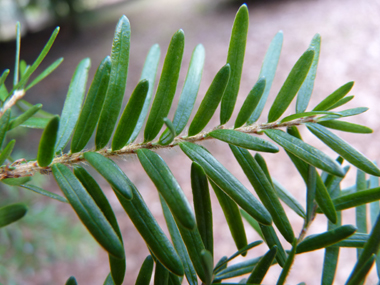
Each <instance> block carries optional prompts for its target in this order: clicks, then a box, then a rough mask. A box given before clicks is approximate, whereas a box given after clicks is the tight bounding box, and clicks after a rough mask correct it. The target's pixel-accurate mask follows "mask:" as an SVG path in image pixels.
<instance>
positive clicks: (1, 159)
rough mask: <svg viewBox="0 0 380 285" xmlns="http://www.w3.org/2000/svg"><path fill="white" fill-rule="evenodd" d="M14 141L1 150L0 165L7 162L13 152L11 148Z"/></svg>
mask: <svg viewBox="0 0 380 285" xmlns="http://www.w3.org/2000/svg"><path fill="white" fill-rule="evenodd" d="M15 143H16V140H11V141H10V142H9V143H8V144H7V145H6V147H4V149H3V150H2V152H1V154H0V165H3V163H4V162H5V161H6V160H7V158H8V156H10V155H11V153H12V151H13V147H14V146H15Z"/></svg>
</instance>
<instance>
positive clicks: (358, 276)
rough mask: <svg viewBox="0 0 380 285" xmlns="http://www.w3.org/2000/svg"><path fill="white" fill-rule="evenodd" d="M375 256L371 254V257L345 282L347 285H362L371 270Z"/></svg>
mask: <svg viewBox="0 0 380 285" xmlns="http://www.w3.org/2000/svg"><path fill="white" fill-rule="evenodd" d="M375 258H376V255H375V254H372V255H371V257H370V258H369V259H368V260H367V261H366V262H365V263H364V264H363V266H362V267H360V269H358V271H356V272H355V274H352V275H350V277H349V280H347V283H346V284H347V285H355V284H362V283H363V282H364V280H365V278H366V276H367V275H368V273H369V271H370V270H371V268H372V266H373V263H374V262H375Z"/></svg>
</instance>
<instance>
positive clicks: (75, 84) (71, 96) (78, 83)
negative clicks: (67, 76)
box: [55, 58, 91, 153]
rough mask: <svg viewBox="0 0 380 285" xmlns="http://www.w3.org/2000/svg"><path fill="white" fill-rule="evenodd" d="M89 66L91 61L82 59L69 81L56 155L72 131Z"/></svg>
mask: <svg viewBox="0 0 380 285" xmlns="http://www.w3.org/2000/svg"><path fill="white" fill-rule="evenodd" d="M90 64H91V61H90V59H89V58H85V59H83V60H82V61H81V62H80V63H79V64H78V66H77V68H76V70H75V72H74V75H73V78H72V79H71V82H70V86H69V91H68V92H67V96H66V99H65V104H64V106H63V109H62V114H61V121H60V124H59V129H58V135H57V142H56V144H55V152H56V153H59V152H61V151H63V149H64V147H65V146H66V144H67V143H68V142H69V140H70V137H71V134H72V133H73V131H74V128H75V125H76V123H77V120H78V117H79V113H80V110H81V107H82V102H83V98H84V94H85V92H86V82H87V76H88V70H89V69H90Z"/></svg>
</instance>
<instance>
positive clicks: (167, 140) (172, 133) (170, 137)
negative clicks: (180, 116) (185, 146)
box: [158, 117, 176, 145]
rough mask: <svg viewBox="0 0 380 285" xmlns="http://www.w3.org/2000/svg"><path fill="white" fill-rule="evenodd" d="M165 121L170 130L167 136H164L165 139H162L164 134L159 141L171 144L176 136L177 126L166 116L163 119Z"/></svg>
mask: <svg viewBox="0 0 380 285" xmlns="http://www.w3.org/2000/svg"><path fill="white" fill-rule="evenodd" d="M163 121H164V123H165V125H166V130H168V132H167V133H166V135H165V138H164V139H165V140H164V141H162V140H161V138H162V136H161V137H160V140H159V142H158V143H159V144H161V145H168V144H170V143H171V142H172V141H173V139H174V138H175V136H176V132H175V127H174V125H173V123H172V122H171V121H170V120H169V119H168V118H166V117H165V118H164V119H163ZM166 130H165V131H166Z"/></svg>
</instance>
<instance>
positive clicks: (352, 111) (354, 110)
mask: <svg viewBox="0 0 380 285" xmlns="http://www.w3.org/2000/svg"><path fill="white" fill-rule="evenodd" d="M366 111H368V108H366V107H358V108H352V109H347V110H344V111H339V112H337V113H338V114H339V115H327V116H322V117H319V118H318V120H317V121H318V123H319V122H323V121H329V120H335V119H341V118H345V117H351V116H356V115H359V114H361V113H364V112H366Z"/></svg>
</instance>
